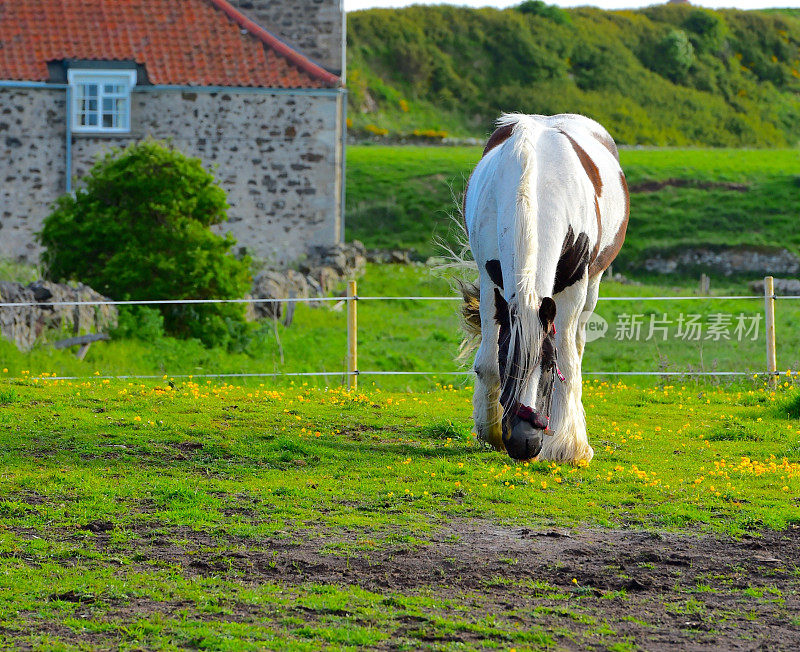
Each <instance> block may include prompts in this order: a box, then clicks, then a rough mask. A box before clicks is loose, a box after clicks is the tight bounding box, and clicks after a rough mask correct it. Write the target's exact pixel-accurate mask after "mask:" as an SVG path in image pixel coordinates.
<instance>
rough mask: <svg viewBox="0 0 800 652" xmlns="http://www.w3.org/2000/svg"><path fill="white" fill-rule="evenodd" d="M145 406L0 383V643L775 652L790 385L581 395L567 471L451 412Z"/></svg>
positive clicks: (372, 398)
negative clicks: (577, 435) (582, 421)
mask: <svg viewBox="0 0 800 652" xmlns="http://www.w3.org/2000/svg"><path fill="white" fill-rule="evenodd" d="M789 380H792V379H789ZM169 383H170V379H169V378H165V379H164V380H163V381H160V382H157V383H145V384H140V383H126V382H120V381H110V382H109V381H101V380H94V381H87V382H82V383H74V384H70V383H65V382H59V381H52V380H47V379H46V378H32V377H30V375H29V374H22V375H21V376H20V377H17V378H13V379H8V380H5V381H3V382H2V383H0V463H1V464H2V468H3V471H2V474H0V514H2V523H1V524H0V589H1V590H0V641H1V642H2V643H3V644H4V645H6V646H10V647H32V648H37V649H42V648H47V649H73V648H79V647H83V648H92V649H98V648H105V647H109V648H125V649H141V648H149V649H152V648H170V649H174V648H187V647H188V648H203V649H248V648H249V649H256V648H259V647H268V648H272V649H275V648H286V647H290V648H292V649H320V648H321V647H326V646H332V647H336V648H339V647H345V648H347V647H349V648H355V647H357V646H364V645H366V646H374V647H383V648H386V647H393V648H395V649H419V648H423V647H424V648H431V649H441V648H447V647H452V646H460V647H461V648H466V649H474V648H485V647H490V648H501V649H509V648H511V647H516V648H517V649H550V648H553V647H564V646H566V647H578V648H581V649H616V650H628V649H637V648H638V647H642V648H648V649H652V647H658V646H659V645H666V644H667V642H668V641H671V642H672V644H675V642H676V641H677V642H678V643H677V644H678V645H680V644H682V643H684V644H685V643H688V642H690V641H691V642H694V643H698V644H701V645H702V644H703V642H706V643H709V642H710V641H714V642H715V644H717V645H723V646H724V645H725V643H726V641H727V642H730V643H731V644H733V643H734V642H736V641H738V640H739V639H740V638H742V637H745V638H748V637H749V638H750V639H757V640H764V636H767V638H769V637H770V636H772V639H771V640H774V641H779V642H780V643H781V645H778V648H780V649H788V647H794V644H795V643H796V642H797V641H798V640H800V639H799V638H798V637H800V629H799V628H798V626H799V625H800V621H798V620H797V618H796V614H797V611H796V605H797V600H798V598H797V595H798V593H797V591H798V588H800V569H798V567H797V565H796V563H797V562H796V560H797V556H796V554H797V552H798V551H800V537H798V536H797V535H796V534H793V533H794V532H795V531H796V530H794V529H792V528H797V526H798V525H800V512H799V511H798V502H800V423H799V422H798V416H800V395H799V394H798V390H797V389H795V388H794V386H793V385H791V384H788V386H786V387H783V388H782V389H781V390H780V391H779V392H778V393H777V394H773V393H771V392H768V391H765V389H764V387H763V385H761V384H759V383H756V382H749V383H740V384H737V385H729V386H725V387H712V386H708V385H702V384H701V385H698V384H688V385H674V386H669V385H666V386H659V387H649V388H641V387H640V388H636V387H626V386H625V385H622V384H614V385H609V384H607V383H600V382H589V383H587V384H586V385H585V403H586V406H587V411H588V419H589V425H590V433H591V435H590V439H591V442H592V444H593V445H594V447H595V450H596V457H595V460H594V461H593V462H592V463H591V464H590V465H588V466H580V467H571V466H568V465H555V464H549V463H543V462H541V463H540V462H534V463H526V464H519V465H512V464H510V462H509V460H508V459H507V458H506V457H505V456H503V455H501V454H499V453H494V452H489V451H485V450H482V449H480V448H478V447H477V446H476V445H475V444H474V443H473V441H472V437H471V435H470V427H469V418H468V417H469V412H470V404H469V403H470V396H469V392H468V391H467V390H452V389H450V388H447V387H443V388H441V389H439V390H438V391H435V392H431V393H410V394H409V393H387V392H378V391H368V392H366V393H360V392H359V393H352V394H348V393H346V392H343V391H341V390H339V389H332V390H325V389H313V388H308V387H303V386H295V387H288V388H274V387H272V386H269V385H267V386H260V385H259V386H251V387H237V386H230V385H222V384H214V383H207V382H195V381H187V382H175V383H173V384H172V385H174V386H172V385H171V384H169ZM787 528H788V529H787ZM792 555H793V556H792ZM776 627H778V629H775V628H776ZM770 632H772V633H771V634H770ZM776 632H777V633H776ZM778 634H779V636H778ZM776 636H777V638H776Z"/></svg>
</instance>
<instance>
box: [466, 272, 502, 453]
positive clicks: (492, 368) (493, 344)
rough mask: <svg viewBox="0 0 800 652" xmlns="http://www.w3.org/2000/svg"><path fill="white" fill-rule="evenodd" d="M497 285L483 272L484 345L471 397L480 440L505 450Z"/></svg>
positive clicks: (476, 360)
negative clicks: (496, 316)
mask: <svg viewBox="0 0 800 652" xmlns="http://www.w3.org/2000/svg"><path fill="white" fill-rule="evenodd" d="M494 287H495V286H494V284H493V283H492V282H491V280H489V279H488V278H485V277H484V276H483V275H481V280H480V290H481V295H480V310H481V345H480V346H479V347H478V353H477V354H476V355H475V367H474V368H475V393H474V395H473V398H472V407H473V411H472V419H473V421H474V422H475V432H476V433H477V435H478V439H479V440H480V441H483V442H486V443H487V444H489V445H490V446H492V448H494V449H496V450H499V451H502V450H505V446H503V429H502V425H501V421H502V417H503V409H502V407H500V366H499V363H498V360H497V352H498V345H497V339H498V337H499V335H500V327H499V326H498V324H497V321H496V320H495V305H494Z"/></svg>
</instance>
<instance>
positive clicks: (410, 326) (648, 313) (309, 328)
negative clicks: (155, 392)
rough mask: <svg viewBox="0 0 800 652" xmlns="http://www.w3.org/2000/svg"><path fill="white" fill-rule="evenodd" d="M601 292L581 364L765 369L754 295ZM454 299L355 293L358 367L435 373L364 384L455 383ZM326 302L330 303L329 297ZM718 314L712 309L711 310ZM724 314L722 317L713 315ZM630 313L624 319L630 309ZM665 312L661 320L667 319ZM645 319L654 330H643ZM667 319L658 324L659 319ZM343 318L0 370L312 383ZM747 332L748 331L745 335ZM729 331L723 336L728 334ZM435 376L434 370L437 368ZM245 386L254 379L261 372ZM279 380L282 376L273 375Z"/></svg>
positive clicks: (787, 316) (791, 346) (407, 271)
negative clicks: (231, 344)
mask: <svg viewBox="0 0 800 652" xmlns="http://www.w3.org/2000/svg"><path fill="white" fill-rule="evenodd" d="M713 289H714V293H722V294H726V293H737V294H738V293H740V292H743V291H747V290H746V288H743V287H741V286H740V285H737V284H736V283H732V284H730V285H728V286H724V285H720V284H719V283H716V284H715V285H714V287H713ZM452 293H453V290H452V289H451V287H450V284H449V281H448V280H447V279H446V278H443V277H442V276H441V274H438V273H435V272H432V271H431V270H430V269H429V268H427V267H425V266H422V265H419V266H417V265H414V266H404V265H369V266H368V268H367V272H366V274H365V275H364V277H363V278H361V279H360V280H359V294H360V295H361V296H448V295H451V294H452ZM665 295H666V296H675V297H684V298H679V299H678V300H674V301H659V302H647V301H640V300H637V299H636V298H635V297H645V296H665ZM601 296H603V297H631V299H629V300H625V301H601V302H600V303H599V304H598V308H597V314H598V315H599V316H600V317H602V318H603V319H605V320H606V322H607V323H608V331H607V332H606V334H605V337H603V338H601V339H598V340H596V341H593V342H590V343H589V344H588V345H587V348H586V356H585V359H584V365H583V369H584V372H587V373H598V372H617V371H665V372H687V371H737V372H751V373H761V372H763V371H764V370H765V368H766V359H765V358H766V356H765V345H764V341H765V340H764V321H763V319H761V321H760V323H759V324H758V332H757V333H755V332H753V333H751V334H750V335H747V336H744V333H743V334H742V335H743V337H742V338H741V341H740V340H739V338H738V336H737V334H736V328H737V323H738V320H739V316H740V315H742V316H743V319H744V320H745V322H744V323H745V325H746V326H747V327H749V326H750V324H751V323H752V322H751V320H753V319H759V315H763V301H762V300H759V299H756V300H747V301H719V300H714V299H711V298H709V299H703V300H693V299H691V298H686V297H691V296H692V291H690V290H688V289H687V288H681V287H677V288H665V287H662V286H656V285H641V286H635V285H620V284H618V283H604V284H603V286H602V288H601ZM458 305H459V304H458V303H456V302H442V301H432V302H424V301H423V302H415V301H388V302H384V301H362V302H361V303H360V306H359V369H361V370H362V371H364V372H368V371H406V372H407V371H418V372H419V371H422V372H434V376H433V377H414V376H395V377H391V376H369V375H365V376H364V377H363V378H362V382H365V383H367V385H369V386H371V384H372V383H375V386H376V387H378V388H381V389H385V390H386V389H388V390H404V389H431V388H433V387H435V386H436V385H437V384H440V383H442V382H446V383H448V384H450V383H453V384H455V385H456V386H463V385H464V384H468V383H470V382H471V380H470V378H469V377H467V376H459V375H442V374H448V373H452V372H458V371H463V370H465V369H468V368H469V367H468V366H466V367H464V366H461V365H460V364H459V363H458V362H457V361H456V356H457V354H458V348H459V343H460V339H461V334H460V330H459V317H458ZM328 306H329V304H328ZM625 315H636V316H637V317H636V321H637V322H639V323H640V327H639V333H638V338H637V337H635V336H634V334H633V333H632V332H630V331H629V329H626V332H622V331H621V329H622V328H623V326H624V324H625V323H626V317H625ZM692 315H699V316H700V317H699V318H698V319H699V320H700V322H701V323H702V328H703V330H702V332H701V333H700V335H699V339H693V338H690V339H685V338H683V337H679V336H678V335H679V333H678V328H679V323H678V322H679V321H680V320H681V319H682V318H683V319H684V320H685V321H686V320H689V319H691V318H692V317H691V316H692ZM715 315H716V317H715ZM719 315H722V317H719ZM630 319H632V318H630ZM715 319H717V320H719V319H724V320H728V325H727V328H726V329H725V330H726V333H725V334H724V335H723V334H721V335H720V336H719V339H716V336H715V335H714V334H713V333H712V331H711V330H710V327H711V325H712V324H711V322H712V321H713V320H715ZM664 320H666V321H664ZM776 320H777V321H776V324H777V325H776V330H777V342H778V365H779V368H780V369H783V370H786V369H793V370H798V369H800V355H798V351H800V331H799V330H798V329H797V326H796V324H797V323H798V322H800V301H791V300H787V301H779V302H778V306H777V313H776ZM651 321H652V322H653V326H654V328H653V331H652V336H651V328H650V326H651ZM660 322H663V323H661V326H664V327H666V329H667V331H666V336H667V337H666V339H664V334H665V333H664V331H663V330H659V323H660ZM346 333H347V323H346V313H345V311H344V310H338V311H333V310H331V309H330V307H321V308H310V307H308V306H300V307H299V308H298V309H297V312H296V315H295V319H294V323H293V324H292V326H291V327H289V328H285V327H283V326H282V325H280V324H277V325H276V324H272V323H269V322H267V323H265V324H262V325H261V326H260V327H259V328H258V329H257V330H256V331H255V332H254V333H253V335H252V339H251V341H250V342H249V344H248V345H247V346H246V348H245V349H244V350H243V351H242V352H240V353H230V352H228V351H226V350H221V349H206V348H204V347H203V346H202V345H200V344H199V343H197V342H194V341H181V340H175V339H173V338H167V337H161V338H154V339H149V340H146V341H145V340H137V339H119V340H113V341H111V342H101V343H99V344H95V345H93V346H92V348H91V349H90V350H89V353H88V355H87V357H86V359H85V360H83V361H79V360H77V359H76V358H75V357H74V355H73V354H72V353H71V352H69V351H55V350H54V349H53V348H52V347H50V346H48V345H45V344H43V345H40V346H37V347H36V348H34V349H33V351H31V352H30V353H20V352H19V351H17V350H16V348H15V347H14V345H13V344H11V343H9V342H6V341H2V342H0V355H2V357H3V363H2V364H3V368H6V369H8V372H7V373H8V374H11V375H18V374H19V373H21V372H22V371H26V372H29V373H31V374H32V375H38V374H40V373H42V372H46V373H48V374H51V373H52V374H57V375H59V376H92V375H94V373H95V372H99V373H100V374H101V375H104V376H105V375H111V376H114V375H129V374H135V375H158V376H160V375H163V374H170V375H173V376H175V375H189V374H192V375H201V374H214V373H285V372H326V373H327V374H328V375H327V376H325V377H322V378H319V379H308V382H309V383H311V384H316V385H321V386H325V385H337V384H339V383H341V381H342V378H343V377H342V374H343V372H344V370H345V352H346V347H347V335H346ZM753 335H756V339H752V337H753ZM726 337H727V338H728V339H726ZM437 373H438V374H439V375H437ZM252 382H253V383H256V384H257V383H258V382H263V380H262V381H259V380H254V381H252ZM271 382H277V383H279V384H286V383H288V382H289V381H288V380H287V379H283V380H276V381H271Z"/></svg>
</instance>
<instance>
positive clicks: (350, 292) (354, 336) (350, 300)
mask: <svg viewBox="0 0 800 652" xmlns="http://www.w3.org/2000/svg"><path fill="white" fill-rule="evenodd" d="M357 387H358V292H357V288H356V282H355V281H348V283H347V388H348V389H356V388H357Z"/></svg>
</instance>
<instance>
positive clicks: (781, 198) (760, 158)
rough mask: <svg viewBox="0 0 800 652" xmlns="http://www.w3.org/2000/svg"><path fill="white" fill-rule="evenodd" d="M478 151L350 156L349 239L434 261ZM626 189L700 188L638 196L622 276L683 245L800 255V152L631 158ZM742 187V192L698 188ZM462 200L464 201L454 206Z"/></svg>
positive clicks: (381, 150) (365, 149) (626, 153)
mask: <svg viewBox="0 0 800 652" xmlns="http://www.w3.org/2000/svg"><path fill="white" fill-rule="evenodd" d="M480 153H481V148H479V147H407V146H403V147H384V146H359V147H349V148H348V154H347V167H348V178H347V182H348V189H347V192H348V194H347V229H348V231H347V237H348V238H358V239H361V240H363V241H364V243H365V244H366V245H367V246H368V247H398V246H402V247H409V248H414V249H416V250H417V252H418V253H419V254H420V255H421V256H423V257H425V256H430V255H434V254H436V253H437V249H436V247H435V246H434V245H433V243H432V235H435V236H438V237H442V238H445V239H452V238H453V235H454V231H453V226H452V220H451V217H450V216H451V215H452V214H454V213H455V212H456V207H457V204H458V200H460V197H461V194H462V193H463V189H464V184H465V181H466V179H467V178H468V177H469V174H470V171H471V170H472V168H473V167H474V166H475V164H476V163H477V162H478V160H479V159H480ZM620 156H621V160H622V167H623V169H624V170H625V173H626V175H627V177H628V181H629V184H630V185H631V187H632V188H634V189H635V188H636V186H637V185H638V184H641V183H642V182H645V181H663V180H667V179H685V180H689V181H690V182H691V183H692V184H698V185H697V186H696V187H692V186H690V187H672V186H668V187H665V188H664V189H662V190H659V191H658V192H647V193H644V192H634V193H633V195H632V197H631V218H630V225H629V227H628V236H627V238H626V241H625V246H624V247H623V249H622V252H621V253H620V258H619V262H618V263H617V264H616V268H617V269H618V271H621V270H624V271H626V273H627V272H629V271H630V269H631V268H636V267H637V266H639V265H640V264H641V262H642V261H643V260H644V259H645V258H646V257H647V256H648V255H650V254H652V253H654V252H656V251H665V250H666V251H668V250H670V249H672V248H675V247H678V246H681V245H690V246H699V245H711V246H737V245H754V246H767V247H788V248H789V249H790V250H791V251H794V252H795V253H798V252H800V231H799V230H798V229H797V228H796V216H797V214H798V213H799V212H800V192H798V179H800V153H799V152H798V151H797V150H741V149H737V150H733V149H716V150H703V149H683V150H647V149H626V150H622V151H621V153H620ZM708 182H711V183H712V184H713V183H717V184H719V183H739V184H745V185H746V186H747V190H746V191H745V192H740V191H736V190H729V189H725V188H724V187H718V186H717V187H714V186H712V187H711V188H706V189H703V188H702V187H700V186H701V185H702V184H707V183H708ZM454 197H455V198H458V199H454Z"/></svg>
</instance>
